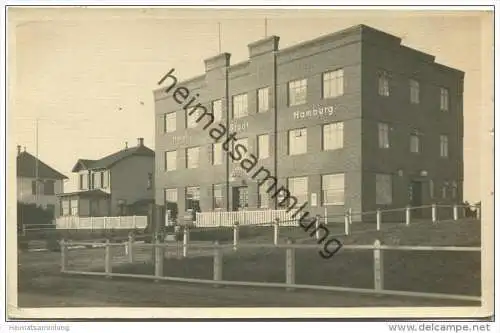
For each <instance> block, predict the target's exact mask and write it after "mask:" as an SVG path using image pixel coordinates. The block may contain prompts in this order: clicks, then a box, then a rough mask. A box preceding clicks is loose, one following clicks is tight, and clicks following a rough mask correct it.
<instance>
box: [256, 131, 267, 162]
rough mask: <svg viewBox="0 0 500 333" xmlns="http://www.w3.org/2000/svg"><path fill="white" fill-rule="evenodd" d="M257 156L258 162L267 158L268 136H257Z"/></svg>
mask: <svg viewBox="0 0 500 333" xmlns="http://www.w3.org/2000/svg"><path fill="white" fill-rule="evenodd" d="M257 155H258V158H259V160H263V159H265V158H268V157H269V135H268V134H263V135H259V136H257Z"/></svg>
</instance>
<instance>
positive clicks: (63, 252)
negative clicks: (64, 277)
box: [59, 238, 68, 273]
mask: <svg viewBox="0 0 500 333" xmlns="http://www.w3.org/2000/svg"><path fill="white" fill-rule="evenodd" d="M59 244H60V245H61V273H64V272H66V268H67V267H68V247H67V246H66V241H65V240H64V238H63V239H61V242H60V243H59Z"/></svg>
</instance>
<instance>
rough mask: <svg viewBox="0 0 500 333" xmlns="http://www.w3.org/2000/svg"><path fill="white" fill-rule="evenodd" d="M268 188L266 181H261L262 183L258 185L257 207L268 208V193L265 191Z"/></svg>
mask: <svg viewBox="0 0 500 333" xmlns="http://www.w3.org/2000/svg"><path fill="white" fill-rule="evenodd" d="M268 190H269V186H268V183H267V182H264V183H262V185H259V186H258V191H259V193H258V201H259V202H258V207H259V208H269V199H270V195H269V193H268V192H267V191H268Z"/></svg>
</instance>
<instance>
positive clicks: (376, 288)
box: [60, 238, 482, 301]
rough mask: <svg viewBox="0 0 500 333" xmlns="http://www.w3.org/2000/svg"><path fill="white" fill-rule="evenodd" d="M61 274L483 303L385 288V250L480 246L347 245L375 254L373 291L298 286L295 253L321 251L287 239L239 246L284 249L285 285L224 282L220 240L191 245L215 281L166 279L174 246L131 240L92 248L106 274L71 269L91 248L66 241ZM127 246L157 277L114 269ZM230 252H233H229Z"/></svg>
mask: <svg viewBox="0 0 500 333" xmlns="http://www.w3.org/2000/svg"><path fill="white" fill-rule="evenodd" d="M60 244H61V272H62V273H64V274H76V275H94V276H105V277H108V278H109V277H113V276H116V277H130V278H139V279H150V280H156V281H159V280H168V281H177V282H189V283H198V284H212V285H234V286H253V287H274V288H276V287H277V288H286V289H287V290H293V289H311V290H327V291H346V292H356V293H368V294H383V295H397V296H406V297H424V298H436V299H452V300H463V301H481V300H482V297H481V296H468V295H455V294H443V293H428V292H414V291H402V290H388V289H385V288H384V263H383V262H384V251H388V250H390V251H455V252H456V251H473V252H479V251H481V248H480V247H452V246H441V247H440V246H385V245H382V244H381V243H380V241H379V240H376V241H375V242H374V244H373V245H349V246H344V248H345V249H350V250H361V251H363V250H364V251H373V263H374V265H373V270H374V271H373V273H374V275H373V276H374V278H373V288H351V287H339V286H325V285H307V284H296V283H295V273H296V263H295V251H296V250H297V249H311V248H320V245H317V244H313V245H304V244H294V243H293V241H292V240H287V242H286V243H285V244H279V245H278V246H276V245H274V244H239V245H238V248H248V247H251V248H255V247H260V248H270V247H272V248H281V249H284V250H285V262H284V263H283V264H284V265H285V267H286V269H285V281H286V282H285V283H274V282H272V283H270V282H250V281H228V280H223V279H222V277H223V265H224V260H223V257H224V251H223V250H227V249H228V248H229V247H230V246H228V245H221V244H219V243H218V242H217V241H216V242H214V244H209V245H201V244H195V245H192V248H193V249H194V248H196V247H199V248H205V249H207V250H208V249H210V250H211V251H205V252H208V256H212V257H213V271H212V272H213V279H197V278H184V277H177V276H164V275H163V264H164V258H165V254H166V253H165V250H166V249H167V248H169V247H170V248H172V244H164V243H159V242H157V243H153V244H137V243H135V242H134V240H133V239H132V238H131V239H129V241H128V242H126V243H124V244H113V243H110V242H109V241H107V242H105V243H102V244H95V243H92V245H94V246H95V245H102V247H103V248H104V251H105V255H104V258H105V260H104V271H101V272H97V271H82V270H76V269H69V257H68V250H69V249H70V248H74V247H75V245H76V246H78V245H81V246H85V245H89V244H88V243H83V242H65V241H61V243H60ZM123 246H125V252H124V254H123V255H124V256H126V261H127V262H129V263H133V262H134V261H135V260H136V259H134V258H135V255H134V250H137V249H138V248H139V247H146V248H150V249H151V248H152V249H154V253H155V256H154V264H153V265H154V270H153V271H154V274H152V275H147V274H129V273H116V272H113V270H112V254H111V253H112V251H111V249H112V248H116V247H123ZM230 252H231V251H230Z"/></svg>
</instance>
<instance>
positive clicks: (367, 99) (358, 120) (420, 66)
mask: <svg viewBox="0 0 500 333" xmlns="http://www.w3.org/2000/svg"><path fill="white" fill-rule="evenodd" d="M278 44H279V37H276V36H271V37H268V38H265V39H263V40H259V41H257V42H254V43H251V44H249V45H248V49H249V59H248V60H246V61H244V62H241V63H238V64H235V65H230V54H228V53H223V54H220V55H217V56H215V57H212V58H209V59H206V60H205V67H206V71H205V73H204V74H202V75H200V76H197V77H194V78H191V79H189V80H186V81H183V82H176V80H175V79H173V76H175V75H177V74H178V73H175V72H172V73H171V76H169V77H166V78H165V81H164V83H163V85H162V88H161V89H158V90H156V91H155V92H154V97H155V117H156V143H155V149H156V177H155V186H156V203H157V204H160V205H163V204H164V203H165V202H167V203H168V205H167V206H168V207H169V208H170V209H174V210H178V211H180V212H183V211H184V210H185V209H186V208H195V209H197V208H199V209H200V210H201V211H211V210H216V209H222V210H239V209H266V208H275V207H276V201H277V200H273V198H271V197H270V196H269V194H267V195H266V193H265V192H266V191H265V189H267V187H265V186H261V187H260V188H261V190H260V191H259V185H258V183H257V182H256V181H254V180H253V179H252V178H251V177H250V176H249V175H248V174H247V173H246V172H244V171H243V170H241V168H239V167H238V163H234V161H232V159H231V158H230V157H229V156H228V154H226V153H224V152H223V149H222V147H221V143H222V141H220V142H219V143H214V139H213V138H212V137H211V136H210V135H209V131H210V128H208V129H207V128H206V126H204V125H205V123H206V122H204V121H201V122H200V123H197V122H196V119H197V117H196V115H197V113H196V112H195V113H193V116H189V115H188V112H186V111H185V110H184V109H183V106H182V105H181V104H180V103H179V100H178V98H176V97H175V92H174V90H175V89H176V88H175V87H172V89H166V87H167V88H169V87H171V86H173V84H174V83H175V84H176V87H180V86H183V87H186V88H187V89H186V90H189V93H190V95H189V96H193V98H197V100H196V101H197V102H199V103H201V104H203V105H204V106H205V107H206V109H207V110H208V111H209V112H213V115H214V118H215V123H222V124H224V125H225V127H226V128H229V130H230V131H234V132H236V133H237V138H238V139H239V141H238V142H239V143H241V144H243V145H245V146H247V147H248V151H249V152H252V153H253V154H255V155H256V156H258V157H259V161H258V164H259V166H263V167H265V168H267V169H268V170H269V172H270V173H271V174H272V175H273V176H275V177H276V178H277V179H278V181H279V184H280V185H284V186H285V187H287V188H288V189H289V190H290V192H291V193H292V194H293V195H295V196H296V197H297V198H298V199H299V201H300V202H304V201H307V202H308V210H309V211H310V212H311V213H313V214H316V213H319V214H323V213H324V210H325V207H326V208H327V210H328V214H329V215H330V214H337V213H343V212H344V210H345V209H347V208H352V209H353V210H354V211H372V210H374V209H376V208H382V209H384V208H391V207H403V206H406V205H408V204H411V205H413V206H420V205H427V204H430V203H433V202H435V203H452V202H461V200H462V184H463V79H464V73H463V72H462V71H459V70H456V69H453V68H449V67H446V66H443V65H441V64H438V63H436V62H435V61H434V56H432V55H429V54H425V53H422V52H420V51H417V50H414V49H411V48H409V47H407V46H403V45H401V39H400V38H398V37H395V36H392V35H389V34H387V33H384V32H381V31H378V30H376V29H373V28H370V27H367V26H364V25H358V26H354V27H351V28H348V29H346V30H343V31H340V32H336V33H333V34H330V35H326V36H323V37H320V38H317V39H314V40H310V41H307V42H304V43H301V44H298V45H295V46H292V47H288V48H286V49H281V50H280V49H279V47H278ZM167 90H169V91H167ZM180 95H181V96H182V94H180ZM178 96H179V95H178ZM183 97H184V99H185V100H186V101H187V100H189V98H186V97H187V96H183ZM190 106H194V103H193V104H192V105H190ZM189 110H191V109H189ZM198 115H199V113H198ZM215 123H214V125H213V126H215ZM242 171H243V172H242Z"/></svg>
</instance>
